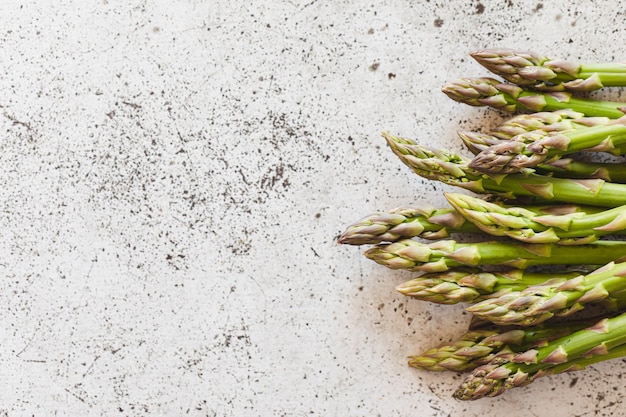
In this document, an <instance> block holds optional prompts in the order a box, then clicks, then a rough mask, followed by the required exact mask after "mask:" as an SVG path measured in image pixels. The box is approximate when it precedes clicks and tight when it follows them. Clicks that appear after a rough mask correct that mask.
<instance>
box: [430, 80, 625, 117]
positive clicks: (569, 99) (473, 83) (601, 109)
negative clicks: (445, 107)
mask: <svg viewBox="0 0 626 417" xmlns="http://www.w3.org/2000/svg"><path fill="white" fill-rule="evenodd" d="M442 91H443V92H444V93H445V94H446V95H447V96H448V97H450V98H451V99H453V100H455V101H458V102H461V103H465V104H469V105H470V106H489V107H493V108H495V109H499V110H503V111H507V112H516V111H521V112H541V111H554V110H564V109H571V110H574V111H577V112H580V113H583V114H584V115H586V116H600V117H608V118H611V119H617V118H620V117H622V116H623V115H624V113H623V112H622V110H621V109H622V108H624V107H626V103H619V102H612V101H601V100H591V99H585V98H576V97H573V96H572V95H571V93H568V92H565V91H560V92H550V93H540V92H532V91H527V90H524V89H523V88H521V87H519V86H517V85H513V84H504V83H501V82H500V81H498V80H496V79H493V78H488V77H482V78H461V79H458V80H454V81H451V82H449V83H447V84H446V85H444V86H443V88H442Z"/></svg>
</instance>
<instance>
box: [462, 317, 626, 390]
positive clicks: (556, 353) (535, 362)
mask: <svg viewBox="0 0 626 417" xmlns="http://www.w3.org/2000/svg"><path fill="white" fill-rule="evenodd" d="M624 345H626V314H621V315H618V316H616V317H612V318H604V319H601V320H600V321H598V322H597V323H596V324H595V325H593V326H591V327H588V328H586V329H583V330H579V331H577V332H574V333H572V334H569V335H566V336H563V337H560V338H558V339H556V340H552V341H550V342H548V343H546V344H545V345H544V346H541V347H537V348H534V349H530V350H527V351H525V352H522V353H512V354H509V355H500V356H498V357H496V358H495V359H494V360H493V361H492V362H490V363H489V364H487V365H483V366H479V367H477V368H476V369H474V370H473V371H472V374H471V375H469V376H468V377H467V378H466V379H465V380H464V381H463V383H462V384H461V386H460V387H459V388H458V389H457V390H456V391H455V392H454V394H453V396H454V397H455V398H457V399H459V400H476V399H479V398H482V397H485V396H488V397H494V396H497V395H500V394H502V393H503V392H504V391H506V390H507V389H510V388H515V387H521V386H525V385H528V384H529V383H531V382H533V381H534V380H535V379H536V378H538V377H541V376H544V375H549V374H554V373H558V372H565V371H568V370H577V369H582V368H584V367H585V366H588V365H590V364H593V363H598V362H601V361H604V360H609V359H613V358H616V357H621V356H623V355H624V354H626V346H624Z"/></svg>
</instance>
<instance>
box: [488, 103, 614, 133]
mask: <svg viewBox="0 0 626 417" xmlns="http://www.w3.org/2000/svg"><path fill="white" fill-rule="evenodd" d="M611 120H612V119H610V118H608V117H585V115H584V114H583V113H579V112H575V111H572V110H570V109H567V110H557V111H552V112H537V113H530V114H518V115H516V116H514V117H511V118H510V119H508V120H506V121H504V122H503V123H501V124H500V125H499V126H497V127H495V128H494V129H492V131H491V132H490V134H491V135H493V136H495V137H496V138H498V139H502V140H510V139H512V138H513V137H514V136H517V135H519V134H522V133H528V132H532V131H534V130H543V131H546V132H563V131H567V130H574V129H584V128H585V127H591V126H600V125H605V124H608V123H610V121H611Z"/></svg>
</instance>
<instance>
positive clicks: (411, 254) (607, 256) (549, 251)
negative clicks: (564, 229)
mask: <svg viewBox="0 0 626 417" xmlns="http://www.w3.org/2000/svg"><path fill="white" fill-rule="evenodd" d="M364 254H365V256H366V257H367V258H369V259H371V260H373V261H374V262H376V263H378V264H380V265H384V266H386V267H388V268H391V269H407V270H410V271H424V272H439V271H447V270H449V269H450V268H452V267H457V266H464V265H466V266H480V265H503V266H509V267H513V268H519V269H526V268H528V267H531V266H535V265H559V264H562V265H604V264H607V263H609V262H611V261H615V260H619V259H622V258H623V257H625V256H626V242H620V241H599V242H596V243H593V244H589V245H576V246H563V245H557V244H554V243H542V244H537V243H532V244H524V243H519V242H497V241H495V242H478V243H457V242H455V241H454V240H442V241H437V242H434V243H430V244H423V243H420V242H417V241H415V240H411V239H405V240H400V241H397V242H393V243H388V244H380V245H376V246H373V247H371V248H370V249H368V250H367V251H365V253H364Z"/></svg>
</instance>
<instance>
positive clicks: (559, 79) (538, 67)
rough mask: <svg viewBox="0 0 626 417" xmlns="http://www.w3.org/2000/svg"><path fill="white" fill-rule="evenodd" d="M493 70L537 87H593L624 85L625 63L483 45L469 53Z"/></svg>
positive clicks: (541, 88) (518, 82) (592, 88)
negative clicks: (570, 58)
mask: <svg viewBox="0 0 626 417" xmlns="http://www.w3.org/2000/svg"><path fill="white" fill-rule="evenodd" d="M470 55H471V56H472V57H473V58H474V59H476V61H478V63H479V64H481V65H482V66H484V67H485V68H487V69H488V70H489V71H491V72H493V73H494V74H497V75H500V76H501V77H502V78H504V79H505V80H507V81H510V82H512V83H514V84H517V85H523V86H527V87H530V88H533V89H537V90H550V91H559V90H570V91H582V92H587V91H593V90H597V89H600V88H602V87H605V86H625V85H626V64H619V63H594V64H581V63H577V62H573V61H566V60H559V59H552V58H548V57H544V56H540V55H538V54H535V53H533V52H526V51H517V50H514V49H499V48H498V49H485V50H482V51H477V52H473V53H471V54H470Z"/></svg>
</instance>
